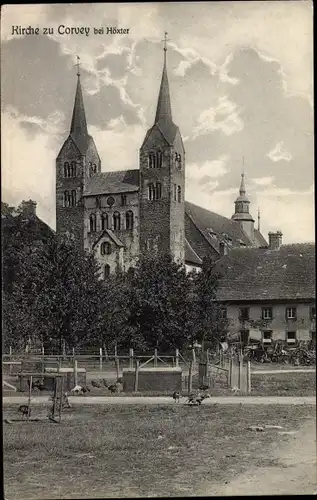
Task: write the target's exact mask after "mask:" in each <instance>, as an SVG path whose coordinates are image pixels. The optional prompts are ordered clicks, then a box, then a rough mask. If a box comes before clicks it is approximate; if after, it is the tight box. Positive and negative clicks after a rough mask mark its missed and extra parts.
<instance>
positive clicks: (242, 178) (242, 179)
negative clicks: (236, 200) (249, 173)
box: [240, 173, 245, 196]
mask: <svg viewBox="0 0 317 500" xmlns="http://www.w3.org/2000/svg"><path fill="white" fill-rule="evenodd" d="M244 195H245V184H244V173H242V174H241V183H240V196H244Z"/></svg>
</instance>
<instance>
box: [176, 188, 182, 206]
mask: <svg viewBox="0 0 317 500" xmlns="http://www.w3.org/2000/svg"><path fill="white" fill-rule="evenodd" d="M177 201H179V203H180V202H181V201H182V188H181V186H177Z"/></svg>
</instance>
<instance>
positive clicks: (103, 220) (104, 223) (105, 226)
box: [101, 214, 108, 231]
mask: <svg viewBox="0 0 317 500" xmlns="http://www.w3.org/2000/svg"><path fill="white" fill-rule="evenodd" d="M105 229H108V214H101V230H102V231H104V230H105Z"/></svg>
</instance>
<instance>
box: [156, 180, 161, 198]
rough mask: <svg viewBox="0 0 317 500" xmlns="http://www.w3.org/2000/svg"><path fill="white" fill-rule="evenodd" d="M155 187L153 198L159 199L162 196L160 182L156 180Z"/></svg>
mask: <svg viewBox="0 0 317 500" xmlns="http://www.w3.org/2000/svg"><path fill="white" fill-rule="evenodd" d="M155 188H156V193H155V194H156V196H155V199H156V200H159V199H160V198H162V184H161V183H160V182H157V183H156V186H155Z"/></svg>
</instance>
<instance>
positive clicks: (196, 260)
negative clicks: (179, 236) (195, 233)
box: [185, 239, 203, 265]
mask: <svg viewBox="0 0 317 500" xmlns="http://www.w3.org/2000/svg"><path fill="white" fill-rule="evenodd" d="M185 262H186V263H188V264H197V265H202V263H203V261H202V260H201V259H200V257H198V255H197V253H196V252H195V251H194V250H193V248H192V247H191V246H190V244H189V243H188V241H187V240H186V239H185Z"/></svg>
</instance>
